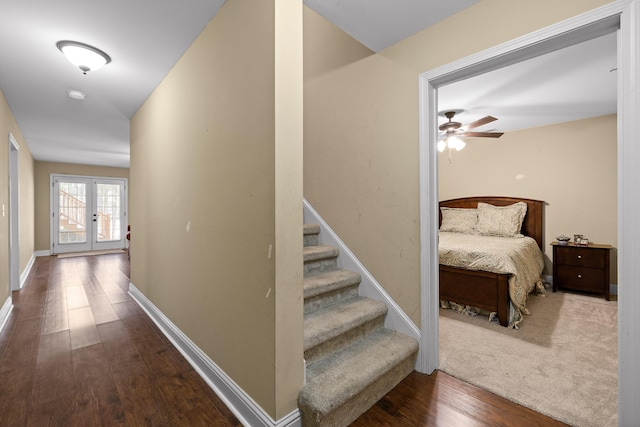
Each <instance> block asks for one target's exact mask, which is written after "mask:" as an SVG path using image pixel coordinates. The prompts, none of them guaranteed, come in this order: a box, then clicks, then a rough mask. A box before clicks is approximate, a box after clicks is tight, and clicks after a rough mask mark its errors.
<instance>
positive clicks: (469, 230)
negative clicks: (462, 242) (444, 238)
mask: <svg viewBox="0 0 640 427" xmlns="http://www.w3.org/2000/svg"><path fill="white" fill-rule="evenodd" d="M440 212H442V223H441V224H440V231H449V232H453V233H465V234H474V233H475V232H476V224H478V210H477V209H465V208H447V207H441V208H440Z"/></svg>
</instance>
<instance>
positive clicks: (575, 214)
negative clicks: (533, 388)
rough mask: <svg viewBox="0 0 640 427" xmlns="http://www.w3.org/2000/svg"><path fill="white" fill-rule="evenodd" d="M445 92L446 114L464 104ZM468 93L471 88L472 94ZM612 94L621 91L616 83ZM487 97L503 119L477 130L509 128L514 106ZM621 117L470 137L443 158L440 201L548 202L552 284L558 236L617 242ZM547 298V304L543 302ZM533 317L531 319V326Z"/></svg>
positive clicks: (487, 104) (547, 246)
mask: <svg viewBox="0 0 640 427" xmlns="http://www.w3.org/2000/svg"><path fill="white" fill-rule="evenodd" d="M608 37H609V38H611V39H612V40H609V41H607V40H603V43H609V45H610V46H611V45H612V46H613V48H612V49H611V51H613V52H615V37H611V36H608ZM603 39H604V38H603ZM574 58H575V57H574ZM609 60H611V59H610V58H609ZM613 67H615V55H614V57H613V66H610V67H609V68H607V70H606V73H607V74H610V75H615V73H613V72H609V69H610V68H613ZM530 75H532V76H534V77H538V78H540V76H539V73H538V74H536V73H535V72H534V73H532V74H530ZM614 81H615V79H614ZM529 82H530V81H529ZM509 83H510V85H515V84H520V85H525V86H526V87H529V88H531V90H541V89H540V88H539V87H538V86H536V85H539V84H540V82H539V81H538V82H534V83H524V81H523V80H522V79H520V80H518V81H517V82H515V81H510V82H509ZM477 86H478V87H481V88H482V89H483V90H485V91H487V92H491V90H492V89H493V90H494V92H499V90H497V89H496V88H487V87H486V84H485V85H483V84H477ZM446 89H447V88H446V87H445V88H443V89H442V90H441V91H440V93H439V96H440V97H441V98H440V101H441V102H440V105H441V106H443V108H439V111H443V110H446V109H453V108H460V104H457V106H456V105H455V104H454V103H455V102H460V101H458V99H459V98H456V99H455V100H453V101H452V99H453V98H454V96H451V94H452V93H454V92H453V91H449V92H448V91H447V90H446ZM583 91H585V92H589V91H590V92H594V91H593V90H592V89H590V87H585V88H583ZM463 92H465V91H463ZM468 92H469V90H468V87H467V90H466V93H468ZM512 92H513V93H509V92H502V94H503V95H504V94H506V95H509V96H511V97H512V98H516V99H517V98H519V97H520V98H524V97H526V93H522V92H515V91H512ZM613 92H614V93H615V86H614V87H613ZM558 95H559V96H560V97H563V96H564V97H565V101H566V103H567V104H568V105H579V104H578V103H577V102H576V101H575V98H574V99H570V98H569V97H568V96H566V95H564V94H562V93H559V94H558ZM488 97H489V95H488V96H487V97H486V98H485V99H479V100H477V102H478V103H479V105H480V106H482V107H486V110H485V112H486V114H492V115H495V116H496V117H498V119H499V120H498V121H496V122H494V123H492V124H491V125H488V126H485V127H484V128H482V129H478V130H480V131H484V130H494V129H495V130H497V131H502V130H503V129H502V128H501V121H500V119H501V118H503V117H505V116H507V115H508V113H510V112H511V111H508V110H507V112H506V113H505V112H504V111H505V110H499V107H495V108H494V110H499V112H495V113H493V112H491V110H492V103H491V101H488ZM486 101H488V102H486ZM541 104H543V105H545V106H546V107H547V108H548V109H549V110H551V111H556V112H557V113H558V114H561V112H563V111H564V110H563V109H562V108H558V107H556V108H555V109H554V108H553V101H552V100H549V101H548V102H544V101H543V102H542V103H541ZM466 105H468V104H464V103H463V104H462V106H466ZM614 105H615V98H614ZM512 110H513V108H512ZM521 110H527V108H525V107H523V108H521ZM529 111H531V109H529ZM484 115H485V114H478V115H477V117H472V116H470V115H468V116H467V118H465V117H463V116H462V114H461V115H460V119H459V121H461V122H462V123H468V122H470V121H473V120H476V119H478V118H479V117H482V116H484ZM616 120H617V117H616V114H615V113H614V114H605V115H598V116H596V117H591V118H582V119H578V120H575V119H574V120H570V121H562V122H560V123H553V124H547V125H542V126H535V127H531V128H526V129H518V130H511V131H506V132H505V134H504V135H503V136H502V137H500V138H497V139H494V138H483V139H479V138H469V139H467V140H466V142H467V144H466V147H465V148H464V149H463V150H462V151H459V152H458V151H453V152H452V153H451V155H450V157H449V153H448V151H447V150H445V152H444V153H442V154H440V155H439V159H438V162H439V164H438V166H439V192H440V194H439V199H440V200H447V199H452V198H457V197H466V196H489V195H491V196H494V195H495V196H514V197H526V198H532V199H537V200H543V201H545V202H546V205H545V211H544V221H545V230H544V245H543V249H544V260H545V271H544V272H543V275H544V276H545V279H546V280H547V281H550V279H551V274H552V247H551V246H550V243H551V242H552V241H554V240H555V237H556V236H559V235H560V234H565V235H569V236H573V234H584V235H585V236H586V237H588V238H589V240H590V241H591V242H596V243H606V244H610V245H612V246H613V247H614V248H616V247H617V142H616V132H617V123H616ZM503 121H504V120H503ZM474 130H475V129H474ZM476 177H481V179H477V178H476ZM616 258H617V257H616V251H615V249H614V250H613V251H611V277H610V283H612V284H615V283H617V275H616V270H617V269H616V266H617V259H616ZM548 292H551V291H550V290H549V291H548ZM531 298H534V297H531ZM589 298H592V297H589ZM595 298H598V297H597V296H596V297H595ZM600 299H601V298H600ZM543 303H544V301H543V302H541V304H543ZM533 316H535V313H533ZM527 320H528V319H527V318H526V317H525V320H524V322H523V327H524V328H526V324H527ZM515 332H516V333H518V332H520V331H515Z"/></svg>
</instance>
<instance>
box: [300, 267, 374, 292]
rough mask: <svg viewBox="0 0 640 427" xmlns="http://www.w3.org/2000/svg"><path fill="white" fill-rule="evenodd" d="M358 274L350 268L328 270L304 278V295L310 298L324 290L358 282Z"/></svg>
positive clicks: (359, 278)
mask: <svg viewBox="0 0 640 427" xmlns="http://www.w3.org/2000/svg"><path fill="white" fill-rule="evenodd" d="M360 281H361V277H360V274H359V273H357V272H355V271H351V270H342V269H338V270H329V271H324V272H322V273H319V274H313V275H310V276H307V277H305V278H304V285H303V286H304V297H305V298H310V297H314V296H316V295H320V294H323V293H325V292H331V291H334V290H336V289H340V288H344V287H347V286H352V285H356V284H358V283H360Z"/></svg>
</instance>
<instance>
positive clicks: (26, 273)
mask: <svg viewBox="0 0 640 427" xmlns="http://www.w3.org/2000/svg"><path fill="white" fill-rule="evenodd" d="M35 261H36V253H35V252H34V253H33V255H31V259H30V260H29V262H28V263H27V266H26V267H25V268H24V270H23V271H22V274H20V289H22V287H23V286H24V282H26V281H27V277H29V273H31V268H32V267H33V263H34V262H35Z"/></svg>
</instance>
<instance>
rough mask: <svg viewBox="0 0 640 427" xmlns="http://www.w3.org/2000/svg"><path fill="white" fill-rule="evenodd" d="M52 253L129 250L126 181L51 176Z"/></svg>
mask: <svg viewBox="0 0 640 427" xmlns="http://www.w3.org/2000/svg"><path fill="white" fill-rule="evenodd" d="M51 181H52V185H51V201H52V203H51V204H52V215H51V230H52V233H51V234H52V236H51V237H52V239H51V242H52V246H51V253H52V254H59V253H67V252H84V251H92V250H104V249H117V248H124V247H125V235H126V234H127V231H126V229H127V228H126V227H127V221H126V215H127V211H126V205H127V197H126V184H127V181H126V179H116V178H93V177H81V176H69V175H52V176H51Z"/></svg>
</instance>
